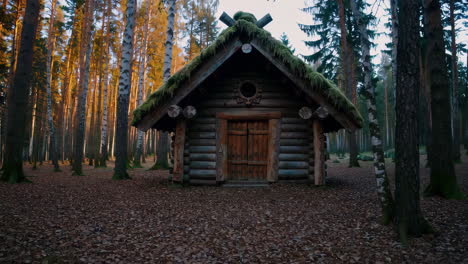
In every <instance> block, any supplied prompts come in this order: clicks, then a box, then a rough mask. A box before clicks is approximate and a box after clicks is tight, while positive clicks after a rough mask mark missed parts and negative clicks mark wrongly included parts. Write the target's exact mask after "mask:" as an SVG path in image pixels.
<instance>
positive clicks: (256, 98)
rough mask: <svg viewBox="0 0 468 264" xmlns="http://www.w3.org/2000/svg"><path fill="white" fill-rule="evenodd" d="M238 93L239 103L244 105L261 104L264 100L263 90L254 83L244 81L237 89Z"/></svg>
mask: <svg viewBox="0 0 468 264" xmlns="http://www.w3.org/2000/svg"><path fill="white" fill-rule="evenodd" d="M236 92H237V98H236V100H237V103H238V104H241V103H244V104H246V105H247V106H252V105H254V104H259V103H260V100H261V99H262V89H261V88H260V87H258V86H257V85H256V84H255V83H254V82H251V81H243V82H242V83H241V84H240V85H239V87H237V88H236Z"/></svg>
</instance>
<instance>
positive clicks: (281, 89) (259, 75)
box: [132, 12, 362, 185]
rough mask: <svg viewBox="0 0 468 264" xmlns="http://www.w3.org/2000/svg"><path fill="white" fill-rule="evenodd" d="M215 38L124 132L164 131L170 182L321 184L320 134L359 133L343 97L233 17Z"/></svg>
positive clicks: (258, 29) (257, 24) (242, 17)
mask: <svg viewBox="0 0 468 264" xmlns="http://www.w3.org/2000/svg"><path fill="white" fill-rule="evenodd" d="M223 16H224V18H223V17H222V18H223V19H222V21H223V22H225V23H226V24H228V25H229V27H228V28H227V29H226V30H224V31H223V32H222V33H221V34H220V36H219V37H218V39H217V40H216V41H215V42H214V43H213V44H212V45H211V46H209V47H208V48H206V49H205V50H203V51H202V53H201V55H200V56H198V57H197V58H195V59H194V60H192V61H191V62H190V63H189V64H187V65H186V66H185V67H184V68H182V69H181V70H180V71H179V72H177V73H176V74H174V75H173V76H172V77H171V78H170V79H169V80H168V81H167V83H165V84H164V85H163V86H162V87H160V88H159V89H158V90H157V91H156V92H155V93H153V94H152V95H151V96H149V98H148V99H147V100H146V102H145V103H144V104H142V105H141V106H140V107H139V108H137V109H136V110H135V111H134V113H133V114H134V117H133V123H132V124H133V125H134V126H136V127H137V128H138V129H140V130H143V131H146V130H148V129H150V128H153V129H158V130H162V131H170V132H174V133H175V134H174V140H173V164H174V167H173V176H172V179H173V181H176V182H185V183H190V184H201V185H215V184H223V183H230V182H231V183H232V182H245V181H247V182H270V183H272V182H304V183H307V182H310V183H315V184H316V185H322V184H324V181H325V175H326V172H325V148H326V143H325V142H326V140H325V135H324V133H327V132H333V131H338V130H339V129H343V128H344V129H347V130H349V131H354V130H356V129H358V128H360V127H361V124H362V117H361V116H360V114H359V112H358V111H357V109H356V108H355V106H354V105H353V104H352V103H351V102H350V101H349V100H348V99H347V98H346V97H345V96H344V95H343V93H342V92H341V91H340V90H339V89H338V88H337V87H336V86H335V85H334V84H333V83H332V82H330V81H329V80H327V79H326V78H324V77H323V76H322V75H321V74H319V73H317V72H315V71H313V70H312V69H311V68H310V67H309V66H308V65H306V64H305V63H304V62H303V61H302V60H300V59H299V58H297V57H295V56H294V55H293V54H292V53H291V51H290V50H289V49H288V48H287V47H286V46H284V45H283V44H282V43H281V42H280V41H278V40H276V39H274V38H273V37H272V36H271V35H270V33H268V32H267V31H265V30H264V29H263V26H264V25H265V24H266V23H267V22H265V20H268V17H267V16H266V17H265V18H263V19H261V20H258V21H257V20H256V19H255V17H254V16H253V15H251V14H248V13H242V12H239V13H237V14H236V15H235V16H234V19H232V18H230V17H229V16H227V15H226V14H223Z"/></svg>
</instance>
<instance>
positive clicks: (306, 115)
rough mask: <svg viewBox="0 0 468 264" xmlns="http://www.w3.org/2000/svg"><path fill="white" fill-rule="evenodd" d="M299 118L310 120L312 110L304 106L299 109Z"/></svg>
mask: <svg viewBox="0 0 468 264" xmlns="http://www.w3.org/2000/svg"><path fill="white" fill-rule="evenodd" d="M299 116H300V117H301V118H302V119H310V118H311V117H312V109H310V107H307V106H304V107H302V108H301V109H299Z"/></svg>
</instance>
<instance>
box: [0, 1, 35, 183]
mask: <svg viewBox="0 0 468 264" xmlns="http://www.w3.org/2000/svg"><path fill="white" fill-rule="evenodd" d="M39 10H40V3H39V0H29V1H27V4H26V10H25V15H24V19H23V28H22V32H21V44H20V49H19V52H18V62H19V63H18V67H17V69H16V71H15V74H14V77H13V83H12V85H11V86H10V87H9V89H8V102H7V103H8V110H7V111H8V112H7V116H8V119H7V122H8V123H7V136H6V142H5V159H4V162H3V167H2V175H1V177H0V179H1V180H2V181H6V182H9V183H19V182H23V181H27V179H26V177H25V175H24V172H23V155H22V154H23V145H24V139H25V132H26V129H25V128H26V111H24V110H25V109H26V107H27V105H26V104H27V102H28V88H29V84H30V80H31V74H32V71H31V67H32V60H33V45H34V40H35V37H36V29H37V26H38V22H39V21H38V17H39Z"/></svg>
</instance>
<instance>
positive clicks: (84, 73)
mask: <svg viewBox="0 0 468 264" xmlns="http://www.w3.org/2000/svg"><path fill="white" fill-rule="evenodd" d="M93 9H94V0H89V2H86V8H85V14H86V15H85V18H84V19H85V20H84V21H83V27H82V40H81V42H82V46H81V50H80V82H79V95H78V104H77V108H76V110H77V111H76V118H75V133H74V144H73V152H74V155H73V166H72V171H73V175H83V169H82V162H83V147H84V136H85V127H86V99H87V95H88V81H89V66H90V60H91V51H92V42H93V41H92V39H93V30H92V29H91V25H92V23H93V13H94V12H93Z"/></svg>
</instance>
